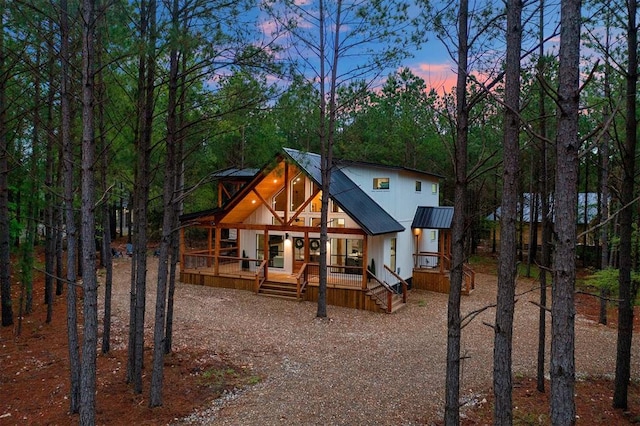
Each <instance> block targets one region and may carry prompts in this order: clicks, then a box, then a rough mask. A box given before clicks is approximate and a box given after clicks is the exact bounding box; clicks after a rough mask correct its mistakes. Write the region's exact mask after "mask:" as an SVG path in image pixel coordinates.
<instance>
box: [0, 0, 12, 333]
mask: <svg viewBox="0 0 640 426" xmlns="http://www.w3.org/2000/svg"><path fill="white" fill-rule="evenodd" d="M5 8H6V6H5V1H4V0H1V1H0V299H1V301H2V326H3V327H8V326H10V325H13V306H12V304H11V258H10V252H11V249H10V241H9V240H10V234H9V181H8V179H9V163H8V158H9V140H8V139H7V131H6V127H7V100H6V90H7V82H6V77H5V73H6V72H5V59H4V58H5V57H6V55H5V52H4V50H5V47H4V32H5V28H4V22H3V21H4V14H5Z"/></svg>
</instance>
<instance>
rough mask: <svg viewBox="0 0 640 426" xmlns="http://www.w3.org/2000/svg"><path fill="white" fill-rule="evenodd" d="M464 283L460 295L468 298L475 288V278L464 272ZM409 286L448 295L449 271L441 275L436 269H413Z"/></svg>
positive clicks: (449, 284)
mask: <svg viewBox="0 0 640 426" xmlns="http://www.w3.org/2000/svg"><path fill="white" fill-rule="evenodd" d="M471 273H472V272H470V274H471ZM464 281H465V282H464V284H463V286H462V294H463V295H465V296H468V295H470V294H471V292H472V291H473V289H474V288H475V277H474V276H472V275H469V274H467V273H466V272H465V275H464ZM411 284H412V287H413V288H418V289H421V290H429V291H435V292H436V293H445V294H448V293H449V288H450V286H451V282H450V279H449V271H444V273H443V272H441V271H440V270H439V269H436V268H414V269H413V280H412V281H411Z"/></svg>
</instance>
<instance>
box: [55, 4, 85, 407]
mask: <svg viewBox="0 0 640 426" xmlns="http://www.w3.org/2000/svg"><path fill="white" fill-rule="evenodd" d="M60 40H61V41H60V62H61V64H60V69H61V73H60V79H61V83H60V109H61V111H62V123H61V133H62V146H63V148H62V149H63V187H64V190H63V192H64V214H65V229H66V237H67V336H68V340H69V374H70V382H71V383H70V391H69V406H70V408H69V410H70V411H71V413H77V412H78V410H79V409H80V354H79V352H78V351H79V342H78V324H77V321H78V316H77V311H76V247H77V244H76V242H77V235H76V219H75V214H74V203H73V201H74V188H75V185H74V179H73V174H74V173H73V169H74V167H73V165H74V163H75V158H74V156H73V145H74V144H73V141H72V139H71V122H72V117H71V94H70V93H69V86H70V80H71V78H70V74H69V60H70V58H71V55H70V51H69V11H68V6H67V0H60Z"/></svg>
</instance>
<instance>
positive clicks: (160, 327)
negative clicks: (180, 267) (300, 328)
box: [149, 0, 180, 407]
mask: <svg viewBox="0 0 640 426" xmlns="http://www.w3.org/2000/svg"><path fill="white" fill-rule="evenodd" d="M171 20H172V27H173V34H176V35H177V34H178V31H179V28H180V23H179V9H178V0H173V1H172V10H171ZM177 97H178V44H177V42H176V41H175V40H173V43H172V46H171V50H170V53H169V93H168V105H167V109H168V114H167V147H166V149H167V156H166V162H165V168H164V187H163V194H162V200H163V217H162V239H161V240H160V253H159V255H158V287H157V290H156V312H155V325H154V334H153V370H152V373H151V395H150V398H149V406H151V407H158V406H160V405H162V384H163V381H164V354H165V340H164V339H165V322H166V306H167V281H168V274H169V255H170V252H171V246H172V244H171V243H172V242H173V240H174V239H173V237H174V235H175V231H174V227H173V225H174V223H175V222H176V221H175V220H174V212H175V208H174V193H175V183H176V176H175V170H176V144H177V139H178V114H177V112H178V108H177Z"/></svg>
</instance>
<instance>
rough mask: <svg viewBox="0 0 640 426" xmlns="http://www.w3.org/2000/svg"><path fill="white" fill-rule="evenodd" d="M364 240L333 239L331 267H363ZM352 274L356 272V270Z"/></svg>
mask: <svg viewBox="0 0 640 426" xmlns="http://www.w3.org/2000/svg"><path fill="white" fill-rule="evenodd" d="M362 251H363V240H356V239H349V238H332V239H331V262H330V263H331V265H340V266H354V267H355V266H357V267H362ZM352 272H356V270H355V268H354V269H353V270H352Z"/></svg>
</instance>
